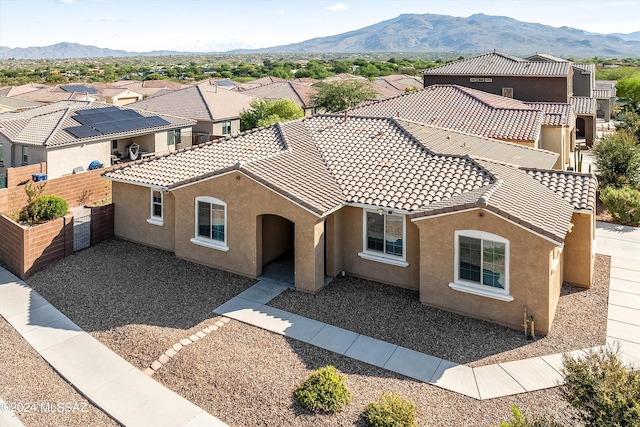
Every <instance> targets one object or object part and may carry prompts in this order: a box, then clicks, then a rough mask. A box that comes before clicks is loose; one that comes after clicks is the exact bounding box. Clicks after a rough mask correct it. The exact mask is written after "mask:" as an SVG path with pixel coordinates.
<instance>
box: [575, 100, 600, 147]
mask: <svg viewBox="0 0 640 427" xmlns="http://www.w3.org/2000/svg"><path fill="white" fill-rule="evenodd" d="M570 102H571V105H572V106H573V110H574V112H575V113H576V136H577V137H581V138H584V139H585V141H586V142H587V146H591V145H593V140H594V139H595V136H596V113H597V111H598V103H597V101H596V99H595V98H592V97H589V96H572V97H571V98H570Z"/></svg>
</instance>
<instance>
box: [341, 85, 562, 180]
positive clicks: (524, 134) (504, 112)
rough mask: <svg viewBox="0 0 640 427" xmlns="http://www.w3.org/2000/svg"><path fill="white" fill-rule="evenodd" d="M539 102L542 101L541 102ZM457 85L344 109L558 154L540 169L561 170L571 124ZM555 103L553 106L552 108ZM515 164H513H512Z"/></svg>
mask: <svg viewBox="0 0 640 427" xmlns="http://www.w3.org/2000/svg"><path fill="white" fill-rule="evenodd" d="M542 104H544V103H542ZM542 104H540V105H539V106H538V105H537V104H536V105H530V104H528V103H524V102H522V101H517V100H515V99H510V98H505V97H502V96H499V95H494V94H491V93H486V92H482V91H479V90H475V89H469V88H466V87H462V86H457V85H433V86H429V87H427V88H425V89H422V90H416V91H412V92H409V93H405V94H403V95H400V96H396V97H393V98H388V99H383V100H381V101H368V102H364V103H362V104H361V105H360V106H357V107H354V108H352V109H350V110H349V113H350V114H355V115H361V116H370V117H401V118H404V119H409V120H413V121H416V122H420V123H426V124H430V125H436V126H441V127H444V128H449V129H454V130H459V131H463V132H469V133H472V134H475V135H482V136H486V137H488V138H494V139H500V140H502V141H507V142H511V143H515V144H519V145H525V146H527V147H531V148H540V149H545V150H549V151H553V152H554V153H557V154H558V156H556V157H555V158H556V163H555V164H554V163H551V164H549V165H547V166H545V167H547V168H552V167H553V168H555V169H564V168H565V166H566V165H567V163H569V160H568V154H566V153H568V152H569V147H570V146H571V144H572V141H573V139H572V136H573V135H572V131H573V124H572V123H569V124H566V123H564V121H563V120H561V119H559V118H558V117H557V114H556V113H557V112H556V111H549V114H551V115H549V114H547V110H548V108H547V106H546V104H545V106H544V107H543V106H542ZM554 105H555V104H554ZM558 105H564V109H563V110H562V113H563V114H564V117H563V118H564V119H565V120H568V119H572V116H569V114H570V113H571V105H569V104H558ZM516 163H518V162H516Z"/></svg>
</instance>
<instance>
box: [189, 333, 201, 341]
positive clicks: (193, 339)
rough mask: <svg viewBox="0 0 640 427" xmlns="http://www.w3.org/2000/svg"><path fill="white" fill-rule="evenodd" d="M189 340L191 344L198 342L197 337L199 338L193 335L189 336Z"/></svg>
mask: <svg viewBox="0 0 640 427" xmlns="http://www.w3.org/2000/svg"><path fill="white" fill-rule="evenodd" d="M189 339H190V340H191V341H193V342H196V341H198V340H199V339H200V337H199V336H197V335H195V334H193V335H191V336H190V337H189Z"/></svg>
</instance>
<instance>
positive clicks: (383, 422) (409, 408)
mask: <svg viewBox="0 0 640 427" xmlns="http://www.w3.org/2000/svg"><path fill="white" fill-rule="evenodd" d="M416 411H417V409H416V406H415V405H414V404H413V403H412V402H411V401H409V400H406V399H403V398H402V397H400V396H398V395H397V394H395V393H391V394H383V395H382V397H381V398H380V400H379V401H378V402H371V403H370V404H369V405H368V406H367V409H365V411H364V414H365V416H366V417H367V422H368V423H369V425H371V426H374V427H417V425H418V424H417V423H416Z"/></svg>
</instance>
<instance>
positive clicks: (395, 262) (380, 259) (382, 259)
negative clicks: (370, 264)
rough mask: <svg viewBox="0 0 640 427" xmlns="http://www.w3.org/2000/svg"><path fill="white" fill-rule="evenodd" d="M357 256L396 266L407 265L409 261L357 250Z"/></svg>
mask: <svg viewBox="0 0 640 427" xmlns="http://www.w3.org/2000/svg"><path fill="white" fill-rule="evenodd" d="M358 256H359V257H360V258H364V259H368V260H369V261H376V262H381V263H383V264H389V265H395V266H398V267H408V266H409V263H408V262H406V261H403V260H402V258H398V259H393V258H390V257H385V256H380V255H375V254H370V253H368V252H358Z"/></svg>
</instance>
